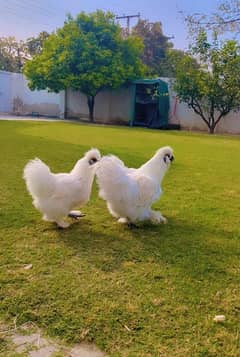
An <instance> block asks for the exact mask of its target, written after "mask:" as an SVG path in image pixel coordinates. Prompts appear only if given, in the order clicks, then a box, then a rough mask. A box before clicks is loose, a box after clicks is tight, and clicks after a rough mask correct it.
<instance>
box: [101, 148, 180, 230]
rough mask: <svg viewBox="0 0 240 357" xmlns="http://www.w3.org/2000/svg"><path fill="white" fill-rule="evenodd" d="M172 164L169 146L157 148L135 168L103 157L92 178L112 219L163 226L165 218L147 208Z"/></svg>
mask: <svg viewBox="0 0 240 357" xmlns="http://www.w3.org/2000/svg"><path fill="white" fill-rule="evenodd" d="M172 161H173V150H172V148H170V147H169V146H166V147H163V148H161V149H159V150H158V151H157V152H156V154H155V155H154V156H153V157H152V158H151V159H150V160H149V161H147V162H146V163H145V164H144V165H142V166H141V167H140V168H138V169H132V168H128V167H126V166H125V165H124V163H123V162H122V161H121V160H120V159H119V158H118V157H116V156H113V155H110V156H105V157H103V158H102V159H101V161H100V162H99V163H98V164H97V170H96V176H97V182H98V185H99V188H100V191H99V195H100V197H101V198H103V199H104V200H106V201H107V207H108V210H109V212H110V213H111V214H112V216H114V217H116V218H118V221H119V222H120V223H128V224H129V223H135V222H138V221H143V220H150V221H152V222H153V223H161V222H163V223H166V221H167V220H166V218H165V217H163V216H162V214H161V213H160V212H157V211H154V210H152V209H151V205H152V204H153V202H155V201H157V200H158V199H159V197H160V196H161V193H162V190H161V187H160V185H161V183H162V179H163V177H164V175H165V173H166V171H167V169H168V168H169V166H170V164H171V162H172Z"/></svg>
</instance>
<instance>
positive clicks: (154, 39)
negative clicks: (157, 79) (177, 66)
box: [132, 20, 173, 76]
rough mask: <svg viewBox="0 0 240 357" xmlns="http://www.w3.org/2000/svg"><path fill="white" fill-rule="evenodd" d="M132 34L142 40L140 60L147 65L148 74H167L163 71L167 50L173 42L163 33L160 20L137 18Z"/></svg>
mask: <svg viewBox="0 0 240 357" xmlns="http://www.w3.org/2000/svg"><path fill="white" fill-rule="evenodd" d="M132 34H133V35H135V36H139V37H140V38H142V40H143V43H144V51H143V54H142V61H143V63H144V64H145V65H146V66H147V67H148V74H149V75H157V76H168V73H166V71H165V69H166V59H167V51H168V50H169V49H171V48H172V47H173V44H172V43H171V42H169V40H170V38H169V37H167V36H165V35H164V34H163V30H162V24H161V22H149V21H148V20H139V21H138V23H137V24H136V26H134V27H133V28H132Z"/></svg>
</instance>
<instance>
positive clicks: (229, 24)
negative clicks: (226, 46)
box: [185, 0, 240, 35]
mask: <svg viewBox="0 0 240 357" xmlns="http://www.w3.org/2000/svg"><path fill="white" fill-rule="evenodd" d="M185 20H186V22H187V24H188V27H189V32H190V33H192V34H194V33H196V32H199V29H202V28H204V29H206V30H210V31H213V32H214V33H216V34H222V33H224V32H234V34H235V35H236V34H239V33H240V1H239V0H225V1H221V2H220V3H219V5H218V7H217V9H216V11H214V12H213V13H212V14H211V15H209V16H207V15H206V14H203V13H196V14H191V15H187V16H185Z"/></svg>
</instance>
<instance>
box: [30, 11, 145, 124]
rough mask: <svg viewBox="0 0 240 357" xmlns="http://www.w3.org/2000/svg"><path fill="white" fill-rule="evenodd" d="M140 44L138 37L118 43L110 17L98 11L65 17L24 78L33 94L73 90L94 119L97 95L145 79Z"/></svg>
mask: <svg viewBox="0 0 240 357" xmlns="http://www.w3.org/2000/svg"><path fill="white" fill-rule="evenodd" d="M142 50H143V43H142V41H141V39H140V38H138V37H136V36H129V37H127V38H122V36H121V28H120V26H119V25H118V24H117V23H116V22H115V17H114V15H113V14H112V13H110V12H107V13H104V12H103V11H100V10H99V11H96V12H93V13H91V14H86V13H84V12H82V13H80V14H79V15H78V16H77V17H76V19H74V18H72V17H71V16H69V17H68V18H67V20H66V21H65V23H64V26H63V27H62V28H60V29H58V30H57V31H56V33H53V34H51V35H50V36H49V37H48V38H47V39H46V41H45V42H44V45H43V50H42V52H41V53H40V54H39V55H36V56H35V57H34V58H33V60H32V61H29V62H28V63H27V64H26V65H25V68H24V73H25V75H26V76H27V78H28V79H29V86H30V88H31V89H46V88H47V89H48V90H50V91H55V92H59V91H60V90H63V89H67V88H71V89H73V90H80V91H81V92H82V93H84V94H85V95H86V96H87V100H88V106H89V116H90V119H91V120H93V118H94V117H93V111H94V99H95V96H96V95H97V94H98V93H99V92H100V91H101V90H103V89H104V88H117V87H119V86H121V85H122V84H124V83H125V82H127V81H129V80H133V79H137V78H139V77H141V76H142V75H143V74H144V69H145V68H144V65H143V63H142V61H141V59H140V55H141V53H142Z"/></svg>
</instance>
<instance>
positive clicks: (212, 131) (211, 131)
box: [209, 125, 215, 134]
mask: <svg viewBox="0 0 240 357" xmlns="http://www.w3.org/2000/svg"><path fill="white" fill-rule="evenodd" d="M214 130H215V125H214V126H213V125H212V126H210V127H209V134H214Z"/></svg>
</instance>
